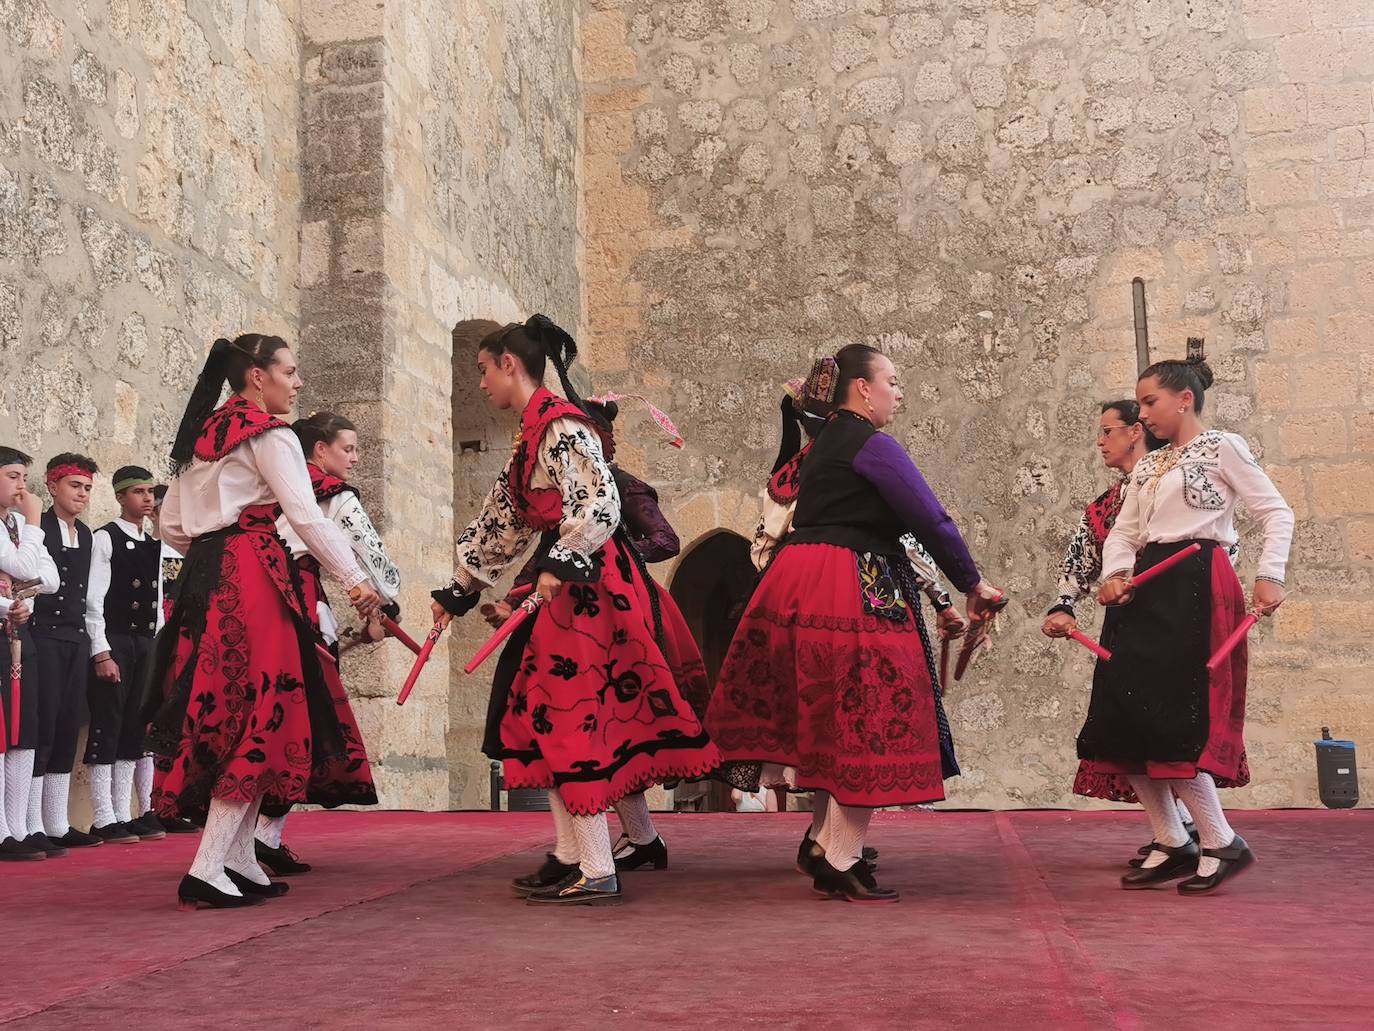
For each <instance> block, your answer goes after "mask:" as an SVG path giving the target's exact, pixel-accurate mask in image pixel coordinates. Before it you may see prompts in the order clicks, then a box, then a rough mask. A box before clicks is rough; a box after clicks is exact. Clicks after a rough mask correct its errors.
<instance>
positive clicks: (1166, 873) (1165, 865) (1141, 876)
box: [1121, 841, 1199, 888]
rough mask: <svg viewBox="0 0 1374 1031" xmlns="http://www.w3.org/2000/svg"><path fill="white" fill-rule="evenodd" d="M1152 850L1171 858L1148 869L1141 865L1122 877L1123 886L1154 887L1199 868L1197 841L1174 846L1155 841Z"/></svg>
mask: <svg viewBox="0 0 1374 1031" xmlns="http://www.w3.org/2000/svg"><path fill="white" fill-rule="evenodd" d="M1150 850H1151V851H1152V852H1153V851H1156V850H1157V851H1160V852H1165V853H1167V854H1168V856H1169V858H1168V859H1166V860H1164V862H1162V863H1160V864H1159V865H1158V866H1152V867H1150V868H1148V869H1146V868H1145V867H1143V866H1142V867H1139V868H1138V869H1135V870H1132V871H1131V872H1130V873H1128V874H1123V875H1122V877H1121V886H1122V887H1123V888H1153V887H1154V886H1155V885H1156V884H1163V883H1164V882H1165V881H1173V880H1177V879H1178V878H1180V877H1183V876H1185V875H1186V874H1187V873H1188V872H1189V871H1190V870H1196V869H1197V860H1198V855H1199V853H1198V847H1197V843H1196V842H1193V841H1190V842H1188V844H1186V845H1179V846H1178V847H1177V848H1173V847H1171V846H1169V845H1161V844H1159V843H1158V842H1155V843H1154V844H1152V845H1151V846H1150Z"/></svg>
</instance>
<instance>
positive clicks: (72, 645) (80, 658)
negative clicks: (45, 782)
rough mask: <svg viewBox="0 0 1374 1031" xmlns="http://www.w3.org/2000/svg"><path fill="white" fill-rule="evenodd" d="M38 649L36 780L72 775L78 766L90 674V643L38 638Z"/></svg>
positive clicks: (36, 638)
mask: <svg viewBox="0 0 1374 1031" xmlns="http://www.w3.org/2000/svg"><path fill="white" fill-rule="evenodd" d="M34 642H35V644H36V645H37V646H38V720H37V723H38V741H37V744H36V745H35V748H36V749H37V754H36V755H35V756H34V759H33V774H34V776H35V777H37V776H41V775H42V774H44V773H71V772H72V767H73V766H74V765H76V739H77V736H78V735H79V734H80V733H81V719H82V716H84V715H85V714H84V713H83V712H82V711H81V710H82V702H83V701H84V699H85V695H86V678H87V677H88V676H90V672H91V643H90V641H88V640H86V639H85V638H82V639H81V640H79V641H67V640H62V639H59V638H56V637H35V638H34Z"/></svg>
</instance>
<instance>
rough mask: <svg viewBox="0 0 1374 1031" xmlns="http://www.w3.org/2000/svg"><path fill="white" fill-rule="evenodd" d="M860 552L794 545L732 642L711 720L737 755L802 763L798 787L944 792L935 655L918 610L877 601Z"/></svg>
mask: <svg viewBox="0 0 1374 1031" xmlns="http://www.w3.org/2000/svg"><path fill="white" fill-rule="evenodd" d="M856 559H857V556H856V554H855V552H854V551H852V550H850V549H849V548H843V547H839V546H837V545H833V544H790V545H787V546H785V547H783V549H782V550H781V551H780V552H779V553H778V556H777V558H775V559H774V560H773V562H772V564H771V565H769V567H768V569H767V571H766V572H765V573H764V576H763V579H762V581H761V582H760V583H759V586H758V588H757V590H755V592H754V596H753V598H752V599H750V602H749V607H748V609H747V610H746V611H745V613H744V617H743V619H742V620H741V621H740V625H739V629H738V630H737V631H736V632H735V637H734V640H733V641H732V642H731V643H730V649H729V652H728V653H727V654H726V657H725V663H724V665H723V666H722V668H721V673H720V678H719V681H718V682H717V684H716V690H715V694H714V696H713V697H712V699H711V708H710V713H709V715H708V716H707V720H706V726H707V729H708V730H709V731H710V733H711V737H712V739H713V740H715V742H716V743H717V744H718V745H719V746H720V749H721V753H722V754H723V755H724V756H725V760H726V762H727V763H729V764H742V765H745V766H751V765H753V764H757V763H777V764H779V765H782V766H791V767H794V768H795V769H796V771H797V786H798V788H800V789H803V790H805V789H824V790H826V791H829V792H830V793H831V794H833V795H834V796H835V800H836V801H837V802H839V803H840V804H841V805H852V806H873V807H878V806H888V805H900V804H906V803H917V802H934V801H938V800H939V799H942V798H944V797H945V792H944V780H943V772H944V770H943V768H942V759H941V734H940V727H939V722H938V717H937V699H936V692H935V690H934V687H933V684H932V678H931V673H930V670H931V668H932V667H931V658H930V656H929V655H928V654H927V651H926V646H925V645H924V644H923V641H922V636H923V635H922V634H921V632H920V629H919V625H918V623H917V619H916V615H915V614H914V613H913V614H911V615H910V616H909V617H908V618H905V619H902V620H895V619H892V618H888V617H886V616H882V615H876V614H873V613H872V612H869V611H867V610H866V608H865V604H864V600H863V595H862V593H861V591H860V582H859V570H858V563H857V561H856ZM902 593H903V594H906V595H909V596H908V597H907V598H906V601H907V603H908V604H911V605H915V604H919V595H915V594H912V592H910V591H909V589H908V590H906V591H903V592H902ZM951 761H952V752H951ZM755 776H756V775H755ZM732 779H733V777H732Z"/></svg>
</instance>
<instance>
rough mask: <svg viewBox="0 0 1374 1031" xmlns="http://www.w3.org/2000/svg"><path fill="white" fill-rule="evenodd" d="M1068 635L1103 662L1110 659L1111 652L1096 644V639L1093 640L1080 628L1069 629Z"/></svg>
mask: <svg viewBox="0 0 1374 1031" xmlns="http://www.w3.org/2000/svg"><path fill="white" fill-rule="evenodd" d="M1069 637H1071V638H1073V640H1075V641H1077V642H1078V643H1079V644H1081V645H1082V646H1083V647H1084V648H1086V649H1088V651H1090V652H1092V653H1093V654H1094V655H1096V656H1097V657H1098V658H1099V659H1101V660H1102V661H1103V662H1111V661H1112V653H1111V652H1109V651H1108V650H1107V649H1106V648H1103V647H1102V645H1100V644H1098V643H1097V642H1096V641H1094V640H1093V639H1092V638H1091V637H1089V636H1088V635H1087V634H1085V633H1083V632H1082V631H1081V630H1073V631H1070V633H1069Z"/></svg>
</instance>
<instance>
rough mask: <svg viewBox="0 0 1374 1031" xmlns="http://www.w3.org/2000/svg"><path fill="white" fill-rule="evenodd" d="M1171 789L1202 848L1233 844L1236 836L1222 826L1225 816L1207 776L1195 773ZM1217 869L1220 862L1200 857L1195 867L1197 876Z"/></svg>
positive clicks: (1215, 786) (1214, 788) (1178, 781)
mask: <svg viewBox="0 0 1374 1031" xmlns="http://www.w3.org/2000/svg"><path fill="white" fill-rule="evenodd" d="M1173 785H1174V791H1175V792H1176V793H1177V794H1178V796H1179V798H1180V799H1182V800H1183V801H1184V802H1185V803H1186V804H1187V806H1188V808H1189V809H1191V810H1192V811H1193V820H1194V822H1195V823H1196V824H1197V836H1198V841H1199V842H1200V843H1201V845H1202V847H1203V848H1225V847H1226V846H1227V845H1229V844H1231V842H1233V841H1235V840H1236V832H1235V831H1233V830H1232V829H1231V825H1230V824H1229V823H1227V822H1226V813H1225V812H1224V811H1223V810H1222V808H1221V795H1219V794H1218V793H1217V785H1216V781H1214V780H1212V778H1211V776H1210V775H1208V774H1206V773H1199V774H1198V775H1197V776H1196V777H1194V778H1193V779H1192V780H1176V781H1174V782H1173ZM1220 866H1221V860H1220V859H1217V858H1215V857H1214V856H1203V857H1202V859H1201V861H1200V862H1199V863H1198V865H1197V872H1198V876H1199V877H1211V876H1212V874H1214V873H1216V872H1217V870H1218V868H1220Z"/></svg>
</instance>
